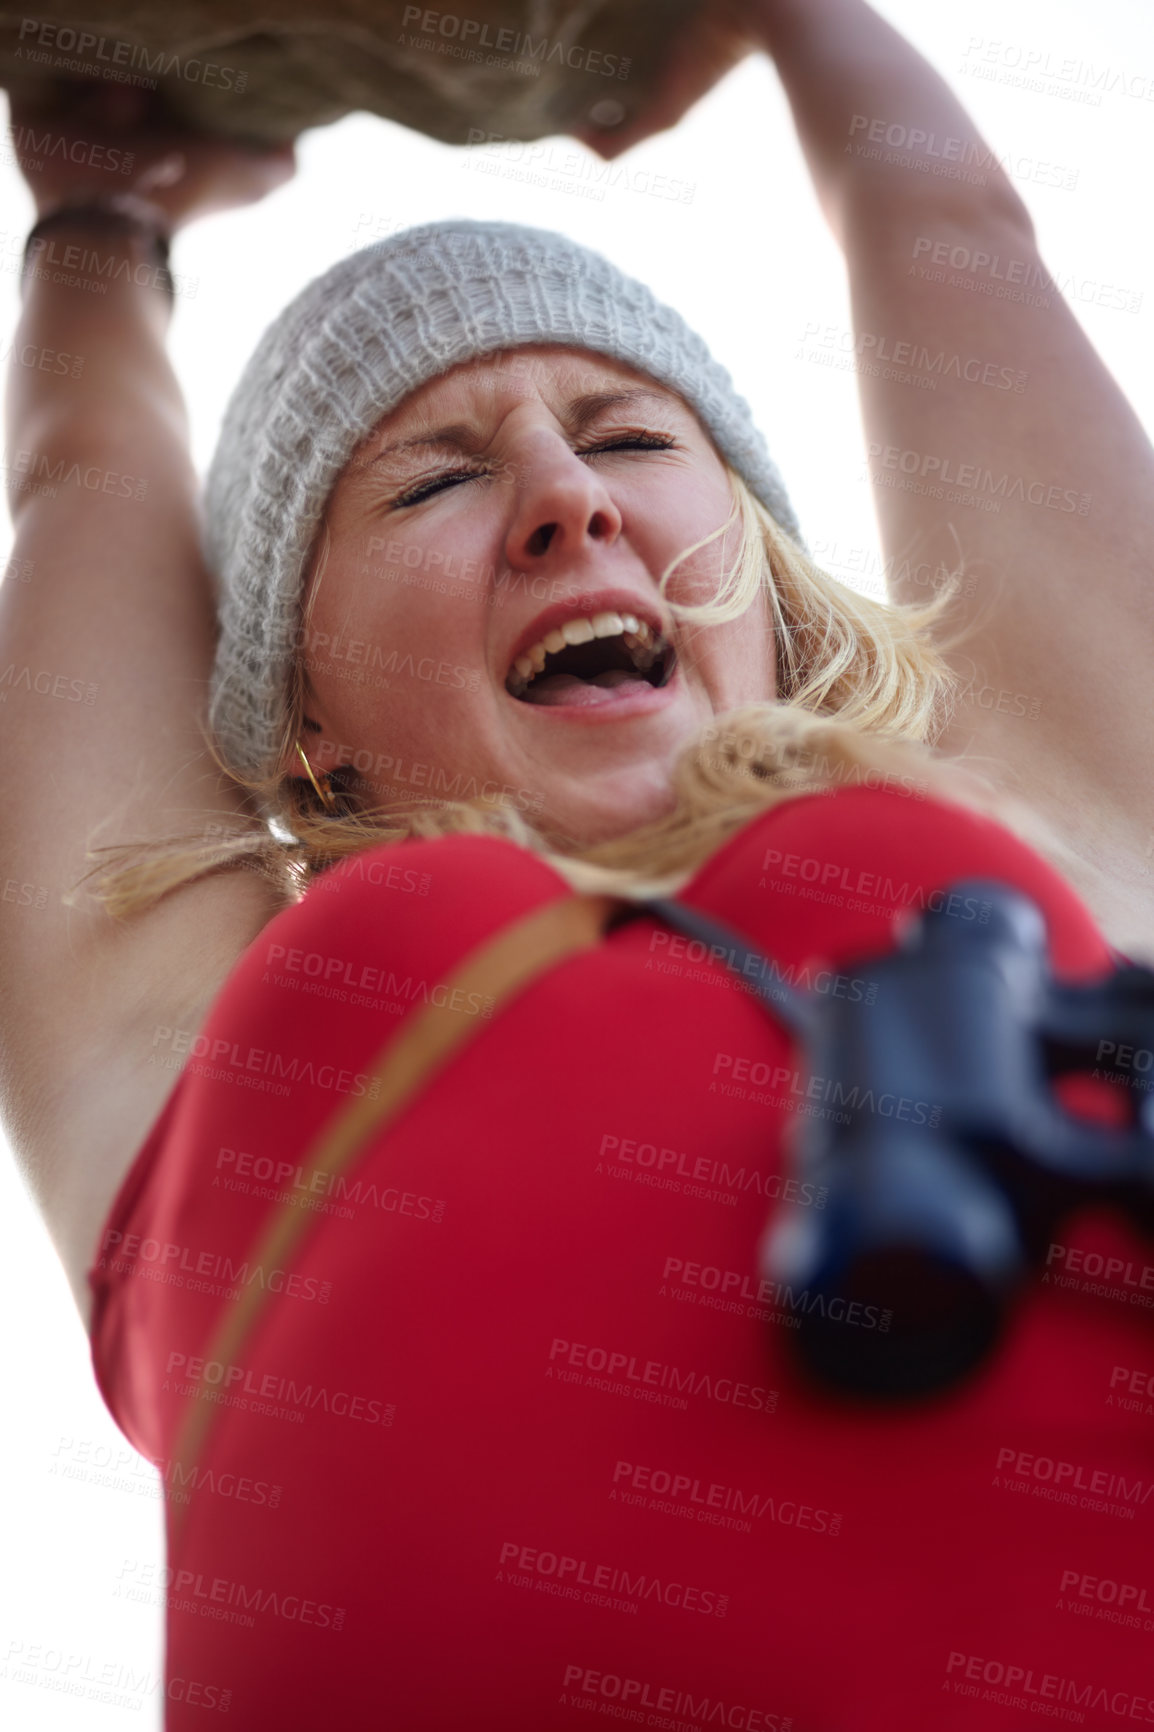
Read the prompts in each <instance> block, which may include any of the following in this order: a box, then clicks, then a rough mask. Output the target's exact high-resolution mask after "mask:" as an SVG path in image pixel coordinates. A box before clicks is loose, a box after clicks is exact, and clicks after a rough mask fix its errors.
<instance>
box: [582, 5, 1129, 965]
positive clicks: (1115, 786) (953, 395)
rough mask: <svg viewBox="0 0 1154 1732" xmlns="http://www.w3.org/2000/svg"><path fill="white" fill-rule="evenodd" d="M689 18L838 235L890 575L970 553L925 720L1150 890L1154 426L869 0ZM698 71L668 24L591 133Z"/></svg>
mask: <svg viewBox="0 0 1154 1732" xmlns="http://www.w3.org/2000/svg"><path fill="white" fill-rule="evenodd" d="M708 30H709V33H710V34H711V35H712V36H713V37H714V38H717V36H718V33H719V32H721V33H722V34H724V32H726V31H728V33H729V39H730V40H731V42H732V43H733V44H734V45H736V44H737V42H738V40H739V38H740V39H742V40H743V41H744V42H745V43H746V44H748V42H749V41H750V40H752V41H754V42H755V43H756V44H757V45H759V46H760V47H761V48H763V49H764V50H765V51H767V52H768V53H769V54H770V55H771V56H772V57H773V59H774V61H775V63H776V66H777V70H778V73H779V75H780V77H781V80H782V83H783V85H784V88H785V91H786V94H787V96H788V98H789V101H790V104H791V107H792V111H793V116H794V120H795V123H796V126H797V130H798V135H799V138H800V141H801V144H802V147H803V149H804V151H805V155H806V158H807V161H808V163H809V167H810V170H811V173H812V176H813V180H814V185H815V189H816V191H817V194H818V197H819V200H820V202H821V205H822V208H823V210H824V212H825V214H826V216H827V219H828V221H829V222H830V225H831V227H832V229H833V231H834V233H835V235H836V236H837V238H838V240H839V242H840V244H841V246H842V248H843V250H844V254H845V261H846V267H847V271H848V277H849V286H850V291H851V297H852V307H853V326H854V332H853V344H854V347H855V349H856V351H857V353H858V355H860V367H859V372H858V378H859V388H860V395H861V403H862V411H863V419H864V432H865V438H866V441H867V446H868V452H869V468H870V477H871V480H872V482H873V487H874V497H875V502H876V507H877V512H878V518H879V523H880V529H881V537H882V544H883V550H884V554H885V559H886V567H887V572H888V573H889V584H890V593H891V595H892V596H893V597H894V599H896V600H903V601H923V602H924V601H926V600H928V599H930V597H931V595H932V588H931V587H930V585H931V584H932V582H933V581H934V579H935V577H936V574H937V573H938V572H939V571H940V570H941V569H942V568H946V569H948V570H954V569H956V568H957V567H958V566H959V565H962V566H963V568H964V574H965V575H964V582H963V587H962V593H961V596H960V599H959V603H958V605H957V607H956V608H955V609H954V610H953V611H952V612H951V614H950V615H949V617H948V618H947V619H946V620H945V621H944V622H943V632H945V631H949V632H952V631H955V630H958V629H960V628H967V627H968V628H969V629H970V631H971V635H970V637H969V639H968V641H967V642H966V643H965V644H964V645H962V646H961V647H960V648H959V650H958V651H957V652H956V653H955V654H954V655H953V656H952V658H951V659H952V660H953V661H954V663H955V665H956V666H957V668H958V670H959V672H960V673H961V674H962V675H963V681H964V684H963V694H962V701H961V703H960V705H959V709H958V713H957V719H956V722H955V724H954V725H953V727H952V728H951V730H950V731H949V733H948V734H947V735H946V736H945V737H944V738H943V739H942V741H941V742H940V743H941V745H942V746H943V748H944V749H946V750H949V751H954V752H960V751H963V750H967V749H968V750H971V751H973V752H974V753H977V754H980V755H982V756H985V757H987V758H988V759H989V760H993V761H994V762H998V763H1000V764H1002V765H1003V766H1004V767H1005V775H1006V779H1007V780H1011V781H1012V782H1013V783H1014V784H1015V785H1016V787H1017V789H1018V791H1019V792H1021V793H1022V794H1024V795H1026V796H1027V797H1028V798H1029V800H1030V802H1031V803H1032V804H1033V805H1034V806H1035V808H1036V810H1038V811H1039V813H1041V814H1042V815H1043V817H1045V818H1046V819H1048V820H1049V821H1050V822H1051V823H1053V824H1054V825H1056V826H1057V827H1058V829H1059V831H1060V833H1061V834H1063V835H1064V836H1065V837H1066V838H1067V839H1068V840H1069V842H1070V845H1071V847H1072V848H1073V849H1074V851H1075V853H1076V854H1077V855H1078V857H1079V859H1080V861H1081V862H1082V865H1083V866H1086V865H1087V863H1088V862H1089V860H1090V857H1091V856H1092V857H1093V858H1094V860H1095V861H1096V862H1097V866H1096V867H1095V868H1094V869H1095V870H1100V871H1101V872H1102V873H1103V874H1104V875H1105V877H1106V878H1108V879H1111V880H1112V881H1114V882H1115V884H1116V885H1118V884H1121V882H1122V880H1125V882H1126V884H1127V885H1128V886H1129V888H1128V889H1127V890H1124V891H1121V892H1120V893H1122V894H1124V895H1126V896H1130V897H1131V898H1132V899H1136V901H1137V902H1138V903H1141V904H1143V905H1144V904H1145V902H1146V900H1147V893H1148V890H1149V879H1148V876H1147V873H1148V855H1149V851H1150V845H1151V843H1152V841H1154V801H1152V799H1151V797H1150V795H1149V793H1148V791H1147V790H1148V775H1147V770H1146V766H1147V764H1148V763H1149V762H1150V760H1151V756H1152V753H1154V705H1151V704H1150V702H1149V696H1148V693H1149V678H1150V676H1149V668H1150V663H1151V656H1152V653H1154V605H1152V599H1151V597H1152V586H1151V570H1150V567H1151V549H1152V547H1154V451H1152V450H1151V446H1150V443H1149V441H1148V440H1147V438H1146V436H1145V434H1144V432H1143V430H1142V427H1141V426H1140V424H1139V422H1138V420H1137V418H1136V416H1135V415H1134V413H1133V411H1132V409H1131V408H1130V406H1129V404H1128V403H1127V401H1126V399H1125V397H1124V396H1123V394H1122V392H1121V390H1120V389H1119V387H1118V385H1117V383H1116V381H1115V380H1114V379H1113V377H1112V376H1111V374H1110V373H1109V371H1108V370H1107V368H1106V367H1105V366H1104V365H1103V363H1102V361H1101V360H1100V359H1099V357H1098V355H1097V354H1096V353H1095V351H1094V349H1093V347H1092V345H1091V343H1090V342H1089V340H1088V339H1087V337H1086V335H1085V333H1084V332H1083V331H1082V329H1081V327H1080V325H1079V324H1078V322H1077V320H1076V319H1075V317H1074V315H1073V313H1072V312H1071V311H1070V308H1069V307H1068V306H1067V304H1066V303H1065V301H1064V300H1063V297H1062V295H1061V293H1060V292H1059V290H1058V288H1057V287H1056V285H1055V284H1054V282H1053V281H1052V279H1051V278H1050V275H1049V272H1048V271H1047V269H1046V267H1045V264H1044V262H1043V260H1042V259H1041V257H1040V255H1039V252H1038V248H1037V244H1036V241H1035V236H1034V228H1033V224H1032V222H1031V219H1030V216H1029V213H1028V211H1027V209H1026V206H1025V204H1024V203H1023V200H1022V198H1021V197H1020V196H1019V193H1018V191H1017V190H1016V188H1015V186H1014V184H1013V182H1012V181H1011V180H1010V178H1008V176H1007V174H1006V173H1005V172H1004V171H1003V168H1002V167H1001V166H1000V159H999V155H998V149H997V145H996V141H995V143H994V144H990V143H987V142H986V141H985V140H984V139H983V138H982V137H981V135H980V133H979V132H978V130H977V128H976V127H975V126H974V124H973V122H972V121H971V120H970V118H969V117H968V115H967V114H966V112H965V110H964V109H963V108H962V106H961V104H960V103H959V102H958V101H957V99H956V98H955V96H954V95H953V93H952V92H951V91H950V89H949V88H948V86H947V85H946V84H945V83H944V82H943V80H942V79H941V78H939V76H938V75H937V73H936V72H934V70H933V69H932V68H931V67H930V66H929V65H928V64H927V63H926V61H925V60H924V59H923V58H922V56H921V55H919V54H918V53H917V52H916V50H915V49H914V48H912V47H911V45H910V44H909V43H908V42H906V41H905V40H904V39H903V38H902V37H901V36H900V35H899V34H898V33H897V32H896V31H894V30H893V29H891V28H890V26H889V25H888V24H886V23H885V22H884V20H883V19H882V18H880V17H879V16H878V14H877V13H876V12H875V11H874V10H873V9H872V7H870V6H868V5H866V4H865V0H723V4H722V6H721V9H720V11H719V12H717V13H712V14H711V18H710V22H709V25H708ZM720 57H721V51H720V49H719V48H718V49H716V50H715V58H720ZM731 57H732V56H731ZM708 71H709V57H708V56H706V57H704V58H703V59H702V60H701V61H700V62H699V61H698V58H697V56H696V55H695V54H694V52H693V44H692V42H690V41H689V40H688V39H687V40H686V42H685V43H684V44H682V46H681V49H680V50H679V51H678V52H677V53H675V54H674V56H673V57H672V60H671V63H670V68H669V73H668V80H667V86H666V88H665V90H664V91H663V92H661V93H659V96H658V98H657V100H656V102H655V104H654V108H653V110H652V112H651V113H650V114H649V115H648V116H646V117H643V120H642V121H641V122H640V123H639V124H637V125H635V126H633V127H632V129H631V131H630V133H629V134H627V135H622V136H620V137H618V138H617V139H616V141H615V143H614V144H613V146H612V147H610V146H608V145H602V144H601V143H600V141H598V140H597V139H596V138H595V137H594V136H593V135H591V134H586V135H584V136H585V137H586V141H587V142H589V143H591V144H596V145H597V147H598V148H604V149H609V148H612V150H613V152H614V154H616V153H617V151H618V150H619V149H621V148H624V147H626V146H628V145H629V144H631V143H634V142H636V141H637V139H638V138H640V137H642V136H644V135H645V133H646V131H651V130H654V129H655V128H656V127H658V126H661V125H668V124H671V123H672V122H673V121H674V120H675V119H676V118H677V115H678V114H679V113H680V112H681V111H682V110H683V109H684V107H685V106H686V103H687V101H688V100H691V99H692V98H693V97H694V96H696V95H699V94H701V91H702V90H703V89H704V88H706V87H707V77H708ZM1119 196H1120V197H1121V196H1122V195H1121V193H1120V194H1119ZM836 337H837V334H836V333H835V339H836ZM822 340H823V336H822V333H815V334H814V341H815V343H816V344H817V345H819V346H820V344H821V342H822ZM927 387H928V388H927ZM809 527H811V529H814V530H817V531H818V532H820V525H813V526H809ZM927 579H928V580H929V581H928V582H927ZM1083 882H1084V880H1083ZM1100 905H1101V904H1100V903H1099V906H1100ZM1147 924H1149V917H1147ZM1152 936H1154V934H1152Z"/></svg>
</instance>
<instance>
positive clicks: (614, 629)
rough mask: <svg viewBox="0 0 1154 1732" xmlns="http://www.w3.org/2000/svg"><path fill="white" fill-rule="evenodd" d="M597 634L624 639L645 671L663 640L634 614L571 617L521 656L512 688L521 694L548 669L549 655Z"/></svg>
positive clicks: (513, 670) (511, 676) (513, 671)
mask: <svg viewBox="0 0 1154 1732" xmlns="http://www.w3.org/2000/svg"><path fill="white" fill-rule="evenodd" d="M595 637H621V638H623V639H624V641H625V643H626V645H627V646H628V648H629V650H630V651H631V652H632V655H633V660H634V662H635V663H636V664H637V667H638V668H639V669H641V670H642V671H644V670H645V669H646V668H650V667H652V666H653V663H654V661H655V660H656V657H657V653H658V646H659V644H660V642H661V639H660V637H659V636H658V634H657V633H655V632H654V631H652V630H651V629H650V627H649V626H647V625H646V624H645V623H644V621H643V620H639V619H638V618H637V616H636V614H632V613H595V614H593V615H592V616H590V617H586V618H582V619H567V620H566V621H565V624H564V625H562V626H557V627H556V628H555V629H554V630H553V631H549V632H546V633H545V636H544V637H543V638H540V639H538V641H537V642H536V643H535V644H530V646H529V648H528V649H527V650H524V651H523V652H522V654H521V655H519V656H518V657H517V659H516V661H515V662H514V663H513V666H512V668H511V669H510V672H509V679H508V686H509V689H510V691H511V692H512V693H513V694H514V696H518V697H519V696H520V694H521V693H522V692H523V691H524V690H525V689H526V687H527V686H528V685H529V684H530V683H531V681H532V680H534V679H535V678H536V676H537V675H538V674H539V673H540V672H541V671H542V669H543V668H544V666H545V657H546V656H548V655H556V654H557V653H558V652H559V651H560V650H563V649H564V648H565V646H566V644H581V643H592V641H593V639H594V638H595Z"/></svg>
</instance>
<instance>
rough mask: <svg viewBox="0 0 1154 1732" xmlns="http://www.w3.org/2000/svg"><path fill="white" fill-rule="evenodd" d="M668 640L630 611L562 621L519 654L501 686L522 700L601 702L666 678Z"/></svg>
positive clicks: (673, 661)
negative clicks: (560, 624) (562, 622)
mask: <svg viewBox="0 0 1154 1732" xmlns="http://www.w3.org/2000/svg"><path fill="white" fill-rule="evenodd" d="M676 666H677V654H676V651H675V650H674V648H673V645H672V644H671V643H670V641H669V639H668V638H666V637H663V636H662V634H661V633H660V632H659V631H658V630H656V628H655V627H653V626H650V625H647V624H646V623H645V622H644V621H643V620H639V619H638V618H637V616H636V615H635V614H631V613H596V614H592V615H591V616H589V617H588V618H581V619H571V620H566V621H565V623H564V625H562V626H559V627H557V628H556V629H555V630H554V631H550V632H547V633H546V634H545V636H544V637H543V638H542V639H540V641H539V642H538V643H535V644H531V645H530V646H529V648H528V649H527V650H525V651H523V653H522V654H521V655H519V656H518V657H517V659H516V661H515V662H514V663H513V666H512V667H511V668H510V669H509V673H508V675H507V677H506V680H505V690H506V691H507V692H508V693H509V694H510V696H511V697H514V698H517V699H519V701H520V702H521V703H524V704H546V705H561V704H581V705H588V704H603V703H612V702H615V701H617V700H619V699H620V698H622V697H629V696H633V695H635V694H636V693H638V692H641V691H644V690H646V689H647V688H648V689H654V688H656V687H659V686H664V685H667V684H668V683H669V681H670V680H671V679H672V677H673V671H674V669H675V667H676Z"/></svg>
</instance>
